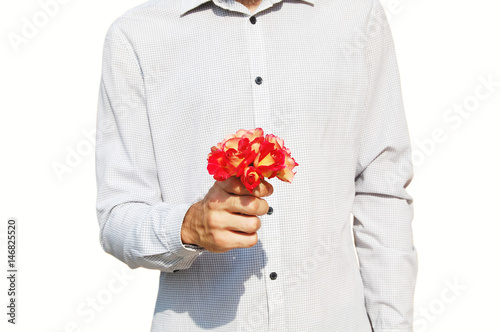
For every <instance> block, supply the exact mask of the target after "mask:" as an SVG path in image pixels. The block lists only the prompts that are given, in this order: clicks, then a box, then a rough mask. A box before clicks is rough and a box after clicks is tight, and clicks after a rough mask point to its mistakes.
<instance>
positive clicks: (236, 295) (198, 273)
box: [153, 240, 267, 331]
mask: <svg viewBox="0 0 500 332" xmlns="http://www.w3.org/2000/svg"><path fill="white" fill-rule="evenodd" d="M266 264H267V255H266V253H265V251H264V249H263V248H262V243H261V242H260V240H259V241H258V242H257V244H256V245H255V246H254V247H252V248H238V249H233V250H230V251H228V252H225V253H221V254H214V253H211V252H208V251H205V252H204V253H203V254H202V255H200V256H199V257H198V258H197V259H196V260H195V261H194V262H193V264H192V265H191V267H190V268H189V269H186V270H180V271H178V272H176V273H162V275H161V279H160V285H159V290H158V298H157V301H156V307H155V318H154V320H153V326H156V327H159V325H161V326H162V328H167V327H168V328H169V331H170V329H171V328H173V327H176V328H178V329H179V328H186V327H188V326H189V325H192V323H190V322H187V321H186V318H187V317H182V315H179V314H182V313H186V312H187V313H188V314H189V317H190V318H191V320H192V322H194V323H196V325H198V326H199V327H201V328H204V329H212V328H216V327H220V326H224V325H226V324H228V323H230V322H232V321H233V320H234V319H235V318H236V315H237V311H238V308H239V307H240V298H241V296H242V295H243V294H244V293H245V282H247V280H249V279H250V278H251V277H252V276H256V277H257V278H258V279H262V277H263V274H262V270H263V268H264V267H265V266H266ZM260 291H262V292H263V299H262V300H263V301H266V298H265V289H260V288H259V292H260ZM255 295H258V294H255ZM248 305H250V304H248ZM252 309H254V308H252V307H249V306H248V308H247V306H245V307H244V309H241V308H240V310H244V311H245V312H246V311H250V310H252ZM245 314H248V313H245ZM179 324H180V325H179ZM186 324H187V326H186ZM173 330H175V328H174V329H173ZM173 330H172V331H173Z"/></svg>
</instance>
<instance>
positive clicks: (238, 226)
mask: <svg viewBox="0 0 500 332" xmlns="http://www.w3.org/2000/svg"><path fill="white" fill-rule="evenodd" d="M224 227H225V229H227V230H230V231H234V232H241V233H246V234H253V233H255V232H257V231H258V230H259V229H260V227H261V221H260V219H259V218H258V217H255V216H246V215H242V214H233V215H232V218H231V219H229V221H228V223H227V224H226V225H225V226H224Z"/></svg>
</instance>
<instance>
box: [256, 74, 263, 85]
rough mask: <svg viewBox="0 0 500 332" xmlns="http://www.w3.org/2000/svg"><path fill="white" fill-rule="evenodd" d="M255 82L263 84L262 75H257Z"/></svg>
mask: <svg viewBox="0 0 500 332" xmlns="http://www.w3.org/2000/svg"><path fill="white" fill-rule="evenodd" d="M255 83H257V84H258V85H261V84H262V77H260V76H257V78H256V79H255Z"/></svg>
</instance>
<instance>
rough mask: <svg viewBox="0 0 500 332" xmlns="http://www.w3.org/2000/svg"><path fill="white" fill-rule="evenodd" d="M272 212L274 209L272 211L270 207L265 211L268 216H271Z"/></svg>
mask: <svg viewBox="0 0 500 332" xmlns="http://www.w3.org/2000/svg"><path fill="white" fill-rule="evenodd" d="M273 212H274V209H273V207H272V206H270V207H269V210H268V211H267V214H268V215H271V214H273Z"/></svg>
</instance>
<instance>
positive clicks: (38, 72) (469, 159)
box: [0, 0, 500, 332]
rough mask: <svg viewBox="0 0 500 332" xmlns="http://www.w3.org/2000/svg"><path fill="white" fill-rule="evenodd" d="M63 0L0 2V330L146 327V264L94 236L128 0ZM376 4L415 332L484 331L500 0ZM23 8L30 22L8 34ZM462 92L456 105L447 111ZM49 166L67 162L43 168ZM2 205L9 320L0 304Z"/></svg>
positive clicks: (0, 295)
mask: <svg viewBox="0 0 500 332" xmlns="http://www.w3.org/2000/svg"><path fill="white" fill-rule="evenodd" d="M46 1H48V0H42V2H46ZM65 1H66V3H64V4H62V2H63V1H62V0H61V4H60V5H59V8H58V9H57V11H54V13H53V16H52V17H49V18H48V20H47V21H46V22H43V20H42V19H43V16H39V15H43V14H41V13H43V9H42V7H41V5H40V3H39V2H38V1H35V0H29V1H28V0H22V1H20V0H17V1H15V2H14V1H3V2H2V3H1V4H0V22H1V34H0V37H1V39H0V47H1V53H0V56H1V61H0V66H1V71H0V78H1V98H0V110H1V120H0V142H1V152H2V154H1V155H2V160H1V164H0V165H1V166H0V167H1V173H0V220H1V223H0V248H1V249H0V250H1V252H0V266H1V269H2V270H1V271H2V272H1V273H0V276H1V279H0V280H1V281H0V304H1V307H2V309H1V310H0V317H1V318H0V320H1V321H0V330H1V331H30V332H31V331H37V332H49V331H50V332H52V331H54V332H63V331H64V332H66V331H96V332H101V331H149V328H150V325H151V319H152V315H153V309H154V303H155V299H156V291H157V288H158V276H159V272H158V271H152V270H145V269H136V270H130V269H129V268H128V267H127V266H126V265H125V264H123V263H121V262H120V261H118V260H117V259H115V258H114V257H112V256H110V255H108V254H106V253H104V251H103V250H102V249H101V247H100V245H99V241H98V223H97V219H96V214H95V197H96V186H95V172H94V163H95V159H94V150H93V149H94V142H93V136H94V134H95V119H96V109H97V96H98V87H99V80H100V71H101V55H102V46H103V41H104V35H105V32H106V30H107V28H108V27H109V25H110V24H111V22H112V21H113V20H114V19H116V18H117V17H118V16H120V15H121V14H122V13H123V12H124V11H126V10H127V9H129V8H131V7H134V6H136V5H138V4H139V3H141V1H137V0H120V1H106V0H100V1H96V0H87V1H81V0H65ZM332 1H334V0H332ZM381 2H382V3H383V4H384V7H385V8H386V12H387V15H388V17H389V19H390V24H391V28H392V32H393V36H394V40H395V43H396V51H397V55H398V62H399V66H400V74H401V80H402V88H403V94H404V96H403V97H404V102H405V107H406V114H407V119H408V125H409V129H410V136H411V139H412V141H413V145H414V165H415V177H414V179H413V182H412V184H411V185H410V186H409V187H408V191H409V193H410V194H411V195H412V196H413V197H414V204H415V205H414V206H415V217H414V221H413V229H414V240H415V246H416V247H417V250H418V254H419V275H418V281H417V289H416V294H415V332H423V331H429V332H432V331H434V332H436V331H454V332H459V331H467V332H470V331H499V330H500V328H499V327H498V316H499V314H498V312H499V309H500V306H499V305H498V298H499V297H500V288H499V287H498V281H499V280H500V269H499V268H498V267H497V265H498V263H499V258H498V255H499V254H500V251H499V249H498V246H497V243H498V242H499V240H500V236H499V234H500V226H499V225H500V217H499V209H498V206H499V204H500V202H499V201H498V198H499V194H498V188H499V187H500V180H499V176H498V168H499V161H500V160H499V159H500V158H499V143H500V43H499V40H500V35H499V33H500V19H499V18H498V14H499V12H500V4H499V2H498V0H469V1H465V0H440V1H436V0H413V1H412V0H392V1H389V0H384V1H381ZM37 15H38V16H37ZM34 17H35V18H36V17H38V19H39V20H40V21H39V22H41V24H40V23H39V24H40V25H42V26H41V27H40V28H38V31H35V32H33V31H31V32H32V35H31V36H29V38H26V40H24V43H22V44H20V45H18V47H15V46H13V44H12V43H11V42H10V41H9V36H10V38H13V37H12V36H13V35H14V34H15V35H18V36H21V37H22V36H23V35H22V33H23V32H22V29H23V26H24V25H26V20H27V21H30V22H33V19H34ZM43 24H44V25H43ZM481 77H482V78H484V80H488V78H489V77H490V79H491V80H492V81H494V82H497V83H496V84H497V86H494V87H492V88H491V90H492V91H488V89H487V87H485V86H484V84H483V83H481ZM478 92H479V95H477V93H478ZM477 96H479V97H480V98H478V97H477ZM464 104H466V106H467V108H469V109H470V111H468V110H467V109H466V108H465V107H464V110H465V111H464V112H463V115H459V113H450V112H452V110H453V108H454V107H457V106H460V105H464ZM450 109H451V111H450ZM433 137H434V138H433ZM431 140H432V141H431ZM75 151H76V152H75ZM68 158H69V159H68ZM54 165H59V166H60V165H66V166H67V167H68V168H67V169H66V172H65V173H63V174H60V173H59V176H58V175H57V172H55V170H54ZM10 217H15V218H17V219H18V222H19V229H18V230H19V241H18V245H19V249H18V259H19V278H18V289H19V293H18V317H17V318H18V324H17V325H16V326H11V324H8V323H7V322H6V320H7V316H6V314H5V313H6V311H7V308H6V303H7V280H6V277H4V275H6V272H5V271H6V269H7V267H6V260H7V259H6V256H7V253H6V234H5V233H6V229H7V226H6V224H7V220H8V218H10ZM93 299H94V301H96V302H95V303H96V304H95V306H94V307H93V306H92V305H91V303H92V301H93ZM336 332H342V331H336Z"/></svg>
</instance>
